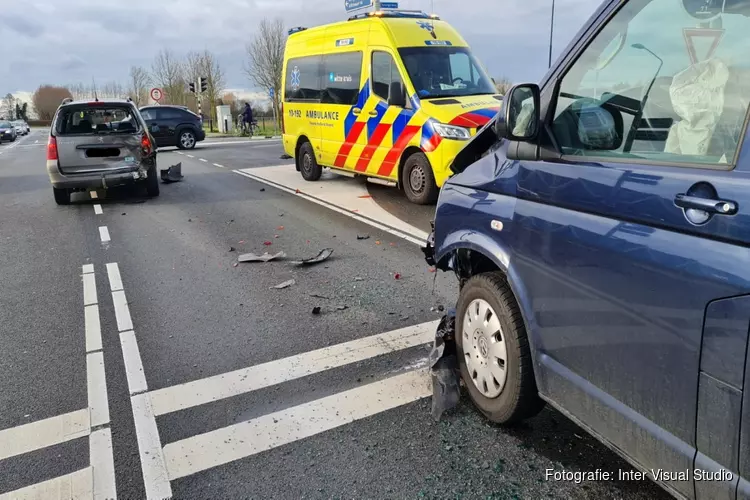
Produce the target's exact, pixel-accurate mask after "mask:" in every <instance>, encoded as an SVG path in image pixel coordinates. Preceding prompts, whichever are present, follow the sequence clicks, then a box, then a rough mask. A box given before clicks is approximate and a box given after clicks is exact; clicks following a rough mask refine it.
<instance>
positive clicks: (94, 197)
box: [89, 191, 99, 200]
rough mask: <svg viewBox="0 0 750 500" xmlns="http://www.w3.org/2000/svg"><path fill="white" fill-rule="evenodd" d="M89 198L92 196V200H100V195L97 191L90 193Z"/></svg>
mask: <svg viewBox="0 0 750 500" xmlns="http://www.w3.org/2000/svg"><path fill="white" fill-rule="evenodd" d="M89 196H91V199H92V200H96V199H97V198H99V195H98V194H97V192H96V191H89Z"/></svg>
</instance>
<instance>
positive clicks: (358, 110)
mask: <svg viewBox="0 0 750 500" xmlns="http://www.w3.org/2000/svg"><path fill="white" fill-rule="evenodd" d="M361 112H362V108H353V109H352V114H353V115H358V114H360V113H361Z"/></svg>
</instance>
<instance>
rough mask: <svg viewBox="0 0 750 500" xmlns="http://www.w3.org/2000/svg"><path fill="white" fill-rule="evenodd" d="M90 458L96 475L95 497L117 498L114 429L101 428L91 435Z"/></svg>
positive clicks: (95, 499)
mask: <svg viewBox="0 0 750 500" xmlns="http://www.w3.org/2000/svg"><path fill="white" fill-rule="evenodd" d="M89 460H90V462H91V464H92V465H91V466H92V468H93V471H92V472H93V476H94V477H93V489H94V496H93V499H94V500H113V499H115V498H117V489H116V486H115V459H114V453H113V452H112V431H111V430H110V429H109V428H104V429H99V430H97V431H94V432H92V433H91V436H89ZM89 498H91V497H89Z"/></svg>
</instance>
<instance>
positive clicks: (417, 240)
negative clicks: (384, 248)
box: [232, 170, 425, 247]
mask: <svg viewBox="0 0 750 500" xmlns="http://www.w3.org/2000/svg"><path fill="white" fill-rule="evenodd" d="M232 172H234V173H235V174H239V175H242V176H245V177H247V178H248V179H252V180H254V181H257V182H262V183H263V184H266V185H268V186H271V187H275V188H276V189H280V190H281V191H286V192H287V193H290V194H293V195H295V196H299V197H301V198H304V199H306V200H307V201H311V202H313V203H315V204H317V205H320V206H322V207H326V208H328V209H329V210H333V211H334V212H338V213H340V214H342V215H346V216H347V217H351V218H352V219H354V220H357V221H359V222H362V223H364V224H367V225H369V226H372V227H374V228H376V229H380V230H381V231H385V232H386V233H389V234H392V235H393V236H396V237H397V238H401V239H404V240H406V241H408V242H409V243H414V244H415V245H419V246H420V247H422V246H424V245H425V239H424V238H421V237H420V236H419V235H415V234H411V233H408V232H406V231H400V230H398V229H394V228H392V227H390V226H386V225H383V224H381V223H379V222H377V221H375V220H373V219H370V218H368V217H364V216H362V215H359V214H356V213H354V212H351V211H350V210H345V209H343V208H340V207H339V206H337V205H334V204H333V203H330V202H327V201H324V200H322V199H320V198H316V197H315V196H310V195H308V194H307V193H298V192H297V190H295V189H290V188H288V187H286V186H282V185H281V184H277V183H275V182H271V181H268V180H266V179H263V178H262V177H258V176H256V175H252V174H248V173H247V172H242V171H240V170H232Z"/></svg>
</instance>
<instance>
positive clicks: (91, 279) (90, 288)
mask: <svg viewBox="0 0 750 500" xmlns="http://www.w3.org/2000/svg"><path fill="white" fill-rule="evenodd" d="M82 278H83V305H84V306H90V305H91V304H96V302H97V298H96V276H95V275H94V274H93V273H88V274H84V275H83V276H82Z"/></svg>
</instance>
